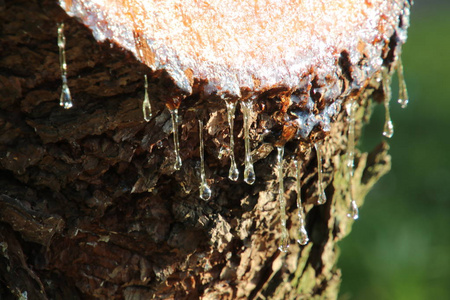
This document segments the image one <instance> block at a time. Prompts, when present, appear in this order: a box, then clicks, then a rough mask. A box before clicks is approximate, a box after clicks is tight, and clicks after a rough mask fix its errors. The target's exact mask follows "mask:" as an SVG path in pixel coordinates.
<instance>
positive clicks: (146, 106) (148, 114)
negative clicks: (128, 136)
mask: <svg viewBox="0 0 450 300" xmlns="http://www.w3.org/2000/svg"><path fill="white" fill-rule="evenodd" d="M142 113H143V114H144V120H145V121H147V122H148V121H150V119H151V118H152V105H151V103H150V98H149V97H148V81H147V75H144V102H143V103H142Z"/></svg>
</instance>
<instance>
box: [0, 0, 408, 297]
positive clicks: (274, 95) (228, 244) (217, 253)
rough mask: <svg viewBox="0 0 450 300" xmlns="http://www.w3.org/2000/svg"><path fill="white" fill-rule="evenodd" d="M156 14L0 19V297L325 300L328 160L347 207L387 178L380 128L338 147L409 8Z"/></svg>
mask: <svg viewBox="0 0 450 300" xmlns="http://www.w3.org/2000/svg"><path fill="white" fill-rule="evenodd" d="M61 2H62V1H61ZM153 2H154V1H146V3H153ZM231 2H233V3H235V2H236V3H238V4H236V5H243V6H242V7H241V6H236V5H234V4H233V5H231V4H230V3H231ZM158 3H160V5H158V6H155V7H152V8H150V10H148V7H147V6H146V5H144V1H119V0H115V1H100V0H95V1H90V0H89V1H88V0H85V1H77V0H73V1H64V3H63V5H62V6H63V7H65V9H66V10H67V12H68V13H69V14H70V16H73V17H74V18H72V17H70V16H68V15H67V14H66V13H65V12H64V11H63V10H62V9H61V8H60V7H58V6H57V5H56V3H55V1H50V0H42V1H38V0H17V1H9V2H7V3H6V5H5V6H2V8H3V9H0V34H1V36H2V37H3V40H2V43H1V45H0V48H1V49H0V50H1V51H2V58H1V59H0V69H1V70H2V72H1V74H0V96H1V98H2V101H0V116H1V118H0V175H1V176H0V246H1V247H0V250H2V251H0V282H2V283H5V284H3V285H2V284H0V298H1V299H7V300H9V299H17V298H20V297H21V296H22V297H24V296H23V295H28V298H29V299H31V298H32V299H91V298H102V299H298V298H305V299H309V298H317V299H320V298H322V299H334V298H336V297H337V291H338V288H339V282H340V280H341V274H340V271H339V270H338V269H337V267H336V262H337V258H338V253H339V250H338V246H337V243H338V241H339V240H341V239H342V238H343V237H345V236H346V235H347V234H348V233H349V232H350V230H351V227H352V225H353V224H354V218H349V217H347V214H348V213H349V204H350V203H351V202H350V199H349V184H350V181H349V180H350V179H349V176H348V175H349V168H348V164H349V159H348V158H349V156H348V155H347V154H349V153H353V155H352V156H353V167H354V168H353V176H352V178H351V183H352V188H351V190H352V191H353V195H352V197H353V200H354V203H355V204H356V205H357V206H358V207H360V208H361V207H363V206H362V205H363V201H364V196H365V195H366V194H367V193H368V192H369V190H370V189H371V188H372V186H373V185H374V184H375V182H376V181H377V180H378V179H379V178H380V177H381V176H382V175H383V174H385V173H386V172H387V171H388V169H389V167H390V156H389V154H388V152H387V151H388V146H387V144H386V142H382V136H381V132H380V141H381V143H380V145H379V146H378V147H376V148H375V149H373V150H372V151H371V152H370V153H365V152H361V151H360V150H359V149H358V147H357V144H358V140H359V139H360V135H361V129H362V126H363V124H364V122H366V121H367V120H368V118H369V117H370V113H371V110H372V106H373V105H374V104H376V103H378V104H380V105H383V103H384V102H383V101H384V100H385V99H386V96H388V95H387V93H385V91H384V79H383V70H385V73H386V74H385V78H390V76H392V74H393V72H395V69H396V68H398V67H399V65H400V64H399V54H400V52H401V47H402V45H403V43H404V42H405V40H406V28H407V27H408V17H409V3H408V2H406V1H394V0H392V1H329V3H326V2H325V1H306V0H305V1H291V2H289V3H286V2H285V1H278V2H277V1H257V2H255V1H248V2H247V1H200V2H199V1H194V2H192V3H191V4H189V5H187V1H183V3H184V4H186V5H177V3H179V2H177V1H162V2H161V1H160V2H158ZM282 3H285V4H286V7H281V4H282ZM200 4H202V5H200ZM168 5H173V7H170V9H168V10H166V11H165V12H163V11H162V10H164V9H167V6H168ZM208 5H209V6H208ZM296 5H297V6H296ZM0 6H1V5H0ZM293 6H295V7H293ZM224 7H228V10H232V12H230V11H228V12H227V11H223V9H224ZM192 9H193V10H192ZM181 15H183V16H184V17H183V18H185V21H184V23H183V21H181V23H180V22H175V23H172V24H169V23H168V22H169V21H171V20H172V21H177V20H178V21H180V20H182V19H180V18H179V16H181ZM212 15H214V16H213V17H211V18H210V16H212ZM220 15H223V19H221V18H219V17H218V16H220ZM168 16H170V17H168ZM193 16H195V18H193ZM233 16H234V17H235V18H232V17H233ZM260 16H261V19H258V18H259V17H260ZM230 18H231V19H230ZM255 18H256V19H255ZM269 19H270V20H269ZM208 22H212V23H208ZM61 23H64V36H65V37H66V38H67V40H66V41H65V42H66V43H65V47H64V50H65V52H66V53H65V54H66V60H67V61H66V67H67V69H66V78H67V82H68V83H70V93H71V95H72V96H73V98H74V99H75V101H74V105H73V107H72V108H71V109H64V108H63V107H61V106H60V105H59V100H60V90H59V88H60V86H61V64H60V61H59V51H60V48H59V47H58V45H57V43H56V41H57V40H58V36H59V34H58V28H57V27H58V24H61ZM242 23H243V24H242ZM83 24H85V25H87V26H88V27H89V28H90V29H89V28H87V27H85V25H83ZM130 24H131V26H130ZM233 26H234V27H233ZM19 28H20V30H18V29H19ZM161 29H164V30H163V31H160V30H161ZM171 29H176V30H175V31H174V32H172V33H170V34H169V33H167V32H165V30H171ZM231 29H232V30H234V31H236V32H237V33H236V34H235V35H234V34H229V33H230V32H231V31H230V30H231ZM91 30H92V31H91ZM257 31H260V32H267V35H261V34H256V33H257ZM181 37H184V38H185V39H184V40H182V39H179V38H181ZM99 41H104V42H103V43H99ZM258 41H259V42H258ZM220 53H225V54H224V55H223V56H221V54H220ZM269 58H270V59H269ZM397 70H398V71H400V70H399V69H397ZM5 74H6V75H5ZM398 75H399V76H400V72H399V74H398ZM405 75H407V74H405ZM145 79H146V80H145ZM147 100H148V103H147ZM150 101H151V103H150ZM351 102H352V103H355V104H356V105H355V106H354V110H355V111H354V112H355V113H354V119H353V116H352V118H351V119H350V118H348V116H349V114H348V112H347V110H346V108H347V105H348V104H349V103H351ZM147 104H149V105H147ZM150 105H151V112H152V115H151V117H150V115H149V108H150ZM147 108H148V109H147ZM393 117H395V116H393ZM350 120H352V122H350ZM353 120H354V124H353V125H352V128H350V127H351V126H350V125H351V123H353ZM352 134H353V135H354V144H353V146H352V144H351V142H350V137H351V135H352ZM351 140H353V139H351ZM318 145H321V146H320V147H319V148H320V149H318V150H319V151H316V149H315V148H316V147H318ZM221 149H224V150H223V151H222V150H221ZM219 154H222V155H221V157H220V158H218V156H219ZM319 162H320V163H321V166H320V167H319V166H318V163H319ZM246 166H247V168H246ZM246 169H247V171H248V172H245V171H246ZM250 171H251V172H250ZM319 171H321V183H320V184H319V183H318V181H319ZM246 173H247V175H246V176H245V174H246ZM240 174H242V176H240ZM249 175H252V176H249ZM205 184H206V185H205ZM206 186H207V187H208V188H209V190H207V189H206V188H204V189H203V190H202V187H206ZM319 187H321V190H323V192H324V194H325V196H326V198H327V201H326V202H325V203H324V204H323V205H317V202H318V200H319V195H321V194H322V191H321V192H320V193H319ZM205 191H207V193H204V192H205ZM209 192H210V193H209ZM202 195H203V198H209V199H208V200H207V201H205V200H206V199H205V200H204V199H202V197H200V196H202ZM362 212H364V210H363V209H362ZM283 214H284V216H283ZM282 240H283V243H282V245H283V249H286V248H287V250H288V251H286V252H282V251H279V249H278V247H279V246H280V241H282ZM288 246H289V247H288ZM11 270H12V271H11Z"/></svg>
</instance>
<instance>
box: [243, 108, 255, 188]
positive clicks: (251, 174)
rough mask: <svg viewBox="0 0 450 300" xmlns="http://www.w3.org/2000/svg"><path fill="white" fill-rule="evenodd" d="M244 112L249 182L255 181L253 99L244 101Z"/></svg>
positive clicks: (246, 162) (246, 180)
mask: <svg viewBox="0 0 450 300" xmlns="http://www.w3.org/2000/svg"><path fill="white" fill-rule="evenodd" d="M241 106H242V113H243V115H244V144H245V169H244V181H245V182H246V183H248V184H253V183H255V170H254V168H253V161H252V155H251V151H250V122H249V121H250V120H249V117H250V112H251V110H252V101H251V100H250V101H242V102H241Z"/></svg>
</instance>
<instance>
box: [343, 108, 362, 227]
mask: <svg viewBox="0 0 450 300" xmlns="http://www.w3.org/2000/svg"><path fill="white" fill-rule="evenodd" d="M345 108H346V110H347V121H348V136H347V167H348V184H349V194H350V208H349V212H348V214H347V216H348V217H350V218H353V219H354V220H356V219H358V216H359V212H358V205H357V204H356V201H355V199H354V196H353V195H354V193H353V175H354V170H355V112H356V103H355V101H354V100H350V102H349V103H347V105H346V106H345Z"/></svg>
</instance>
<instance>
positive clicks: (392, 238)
mask: <svg viewBox="0 0 450 300" xmlns="http://www.w3.org/2000/svg"><path fill="white" fill-rule="evenodd" d="M415 4H416V5H415V6H413V8H412V14H411V27H410V29H409V32H408V41H407V43H406V44H405V46H404V47H403V55H402V59H403V64H404V70H405V78H406V82H407V86H408V92H409V98H410V103H409V105H408V107H407V108H406V109H401V108H400V105H398V104H397V103H396V101H392V102H391V116H392V119H393V122H394V126H395V133H394V136H393V138H392V139H390V140H389V141H388V142H389V144H390V146H391V150H390V154H391V155H392V170H391V171H390V173H389V174H388V175H386V176H385V177H383V178H382V179H381V180H380V182H379V183H378V184H377V185H376V186H375V188H374V189H373V190H372V191H371V193H370V194H369V195H368V196H367V198H366V201H365V204H364V206H363V207H362V208H361V210H360V219H359V220H357V221H356V222H355V224H354V225H353V230H352V232H351V234H350V236H348V237H347V238H346V239H344V240H343V241H342V242H341V243H340V246H341V249H342V251H341V258H340V261H339V267H340V268H341V269H342V272H343V282H342V286H341V293H340V299H364V300H372V299H373V300H375V299H376V300H380V299H381V300H385V299H386V300H389V299H395V300H402V299H405V300H415V299H417V300H423V299H433V300H436V299H443V300H446V299H450V1H448V0H447V1H428V2H427V1H426V0H422V1H416V3H415ZM394 77H395V78H396V76H394ZM392 87H393V100H396V99H397V92H398V88H397V87H398V81H396V80H393V83H392ZM383 122H384V109H383V107H382V106H381V105H378V107H376V109H375V112H374V115H373V117H372V119H371V121H370V124H368V125H366V127H365V129H364V133H363V138H362V140H361V141H360V144H359V148H360V149H361V150H362V151H369V150H371V149H373V147H374V146H375V145H377V144H378V143H379V142H380V141H381V139H382V138H383V137H382V134H381V132H382V128H383Z"/></svg>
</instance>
